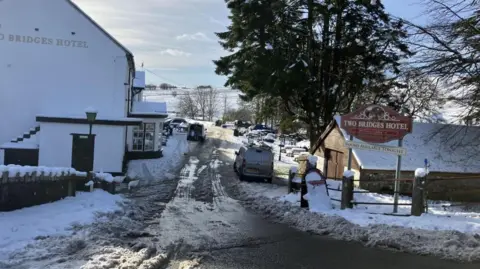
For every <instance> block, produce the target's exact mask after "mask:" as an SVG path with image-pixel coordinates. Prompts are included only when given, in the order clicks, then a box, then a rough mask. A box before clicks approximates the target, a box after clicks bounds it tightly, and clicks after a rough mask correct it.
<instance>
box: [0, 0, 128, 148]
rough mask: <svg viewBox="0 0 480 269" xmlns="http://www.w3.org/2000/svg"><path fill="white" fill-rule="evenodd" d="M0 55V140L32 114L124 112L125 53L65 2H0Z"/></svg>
mask: <svg viewBox="0 0 480 269" xmlns="http://www.w3.org/2000/svg"><path fill="white" fill-rule="evenodd" d="M19 18H24V19H19ZM26 18H28V19H26ZM35 28H38V31H35ZM72 32H74V33H75V34H74V35H73V34H72ZM59 39H62V40H68V41H70V40H74V41H79V42H74V43H75V46H76V47H72V45H70V46H62V45H60V43H59V41H58V40H59ZM70 43H72V42H70ZM63 44H65V42H63ZM0 54H1V56H0V115H9V116H10V117H11V118H10V120H4V121H0V143H3V142H8V141H10V140H11V139H12V138H15V137H17V136H19V135H21V134H23V133H24V132H26V131H28V130H29V129H30V128H32V127H34V126H35V125H36V122H35V116H36V115H38V114H44V115H52V116H61V115H83V114H84V110H85V108H86V107H89V106H92V107H95V108H97V109H98V112H99V115H98V117H99V118H107V117H108V118H116V117H125V116H126V113H127V111H126V110H125V105H126V101H125V99H126V96H125V95H126V93H127V89H128V86H126V85H124V83H128V82H129V81H128V75H129V72H130V71H129V70H128V69H129V68H128V62H127V59H126V55H125V52H124V51H123V50H122V49H121V48H120V47H118V46H117V45H116V44H115V43H113V42H112V41H111V40H110V39H109V38H108V37H107V36H106V35H104V34H103V33H102V32H101V31H100V30H98V29H97V28H96V27H95V26H94V25H93V24H92V23H90V21H88V20H87V19H86V18H84V16H83V15H82V14H80V13H79V12H78V11H77V10H76V9H74V8H73V7H72V6H70V4H69V3H68V1H66V0H48V1H39V0H4V1H0ZM43 131H44V130H41V132H42V133H43ZM42 136H43V134H42ZM121 149H123V147H121ZM42 150H43V149H42Z"/></svg>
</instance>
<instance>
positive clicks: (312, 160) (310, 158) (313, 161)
mask: <svg viewBox="0 0 480 269" xmlns="http://www.w3.org/2000/svg"><path fill="white" fill-rule="evenodd" d="M307 159H308V163H310V165H312V166H317V161H318V158H317V156H315V155H309V156H308V158H307Z"/></svg>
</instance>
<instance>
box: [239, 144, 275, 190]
mask: <svg viewBox="0 0 480 269" xmlns="http://www.w3.org/2000/svg"><path fill="white" fill-rule="evenodd" d="M235 155H236V157H235V162H234V163H233V169H234V170H235V172H237V173H238V175H239V177H240V180H242V181H243V180H245V179H247V178H252V179H266V180H267V182H268V183H272V180H273V161H274V160H273V152H272V150H271V149H270V148H268V147H262V146H242V147H241V148H240V149H239V150H238V151H235Z"/></svg>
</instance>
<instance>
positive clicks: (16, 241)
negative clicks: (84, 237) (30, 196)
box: [0, 190, 123, 261]
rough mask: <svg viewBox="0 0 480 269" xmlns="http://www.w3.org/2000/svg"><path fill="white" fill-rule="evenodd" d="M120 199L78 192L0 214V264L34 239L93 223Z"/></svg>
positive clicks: (57, 234) (95, 193)
mask: <svg viewBox="0 0 480 269" xmlns="http://www.w3.org/2000/svg"><path fill="white" fill-rule="evenodd" d="M122 200H123V198H122V197H121V196H118V195H112V194H110V193H108V192H105V191H102V190H95V191H93V192H79V193H77V195H76V197H67V198H65V199H63V200H60V201H56V202H54V203H49V204H43V205H38V206H32V207H28V208H23V209H19V210H15V211H12V212H0V223H1V227H2V228H1V229H0V261H1V260H6V259H7V258H8V256H10V254H12V253H13V252H15V251H17V250H21V249H23V248H24V247H25V246H27V245H28V244H29V243H33V242H34V241H35V240H37V239H41V238H45V237H49V236H61V235H70V234H72V232H73V231H72V229H71V227H72V226H79V225H86V224H90V223H92V222H94V221H95V218H96V214H97V212H112V211H115V210H118V209H119V208H120V207H119V205H118V202H121V201H122Z"/></svg>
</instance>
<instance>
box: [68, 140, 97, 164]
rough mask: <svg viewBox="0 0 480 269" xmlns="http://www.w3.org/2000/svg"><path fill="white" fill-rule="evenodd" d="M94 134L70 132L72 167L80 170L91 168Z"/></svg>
mask: <svg viewBox="0 0 480 269" xmlns="http://www.w3.org/2000/svg"><path fill="white" fill-rule="evenodd" d="M94 147H95V135H88V134H72V168H74V169H75V170H77V171H81V172H89V171H92V170H93V154H94Z"/></svg>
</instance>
